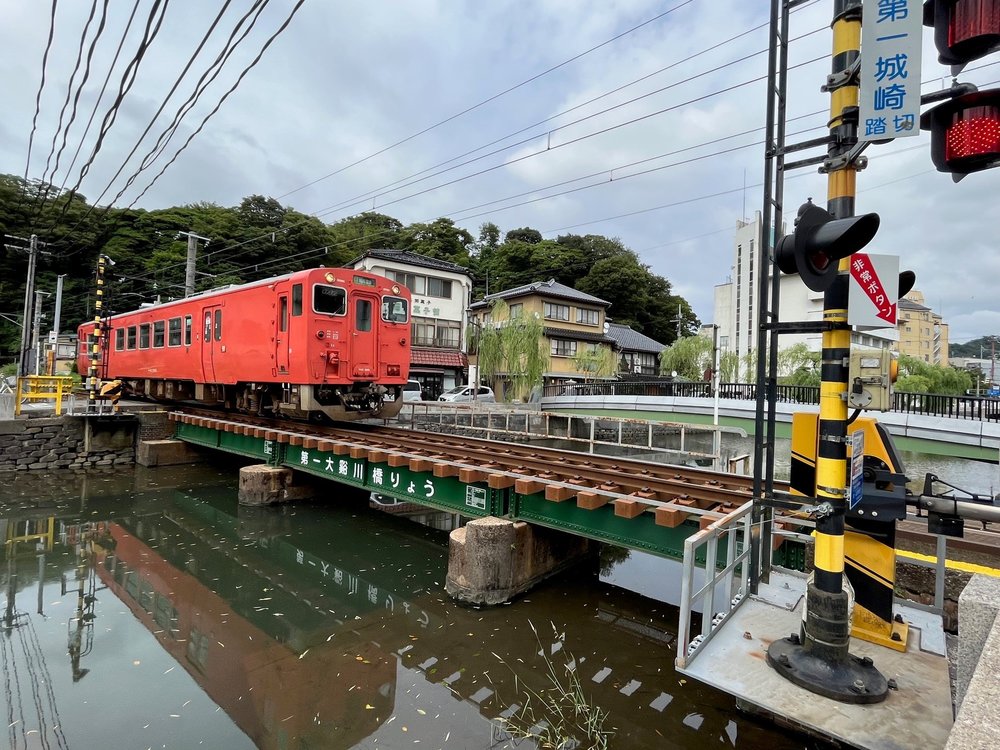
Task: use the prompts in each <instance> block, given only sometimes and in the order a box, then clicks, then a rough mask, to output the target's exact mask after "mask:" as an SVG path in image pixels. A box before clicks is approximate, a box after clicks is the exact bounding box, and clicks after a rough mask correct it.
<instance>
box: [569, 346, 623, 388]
mask: <svg viewBox="0 0 1000 750" xmlns="http://www.w3.org/2000/svg"><path fill="white" fill-rule="evenodd" d="M573 366H574V367H575V368H576V369H577V371H578V372H582V373H584V379H585V380H587V381H590V380H596V379H598V378H609V377H611V376H612V375H614V374H615V373H616V372H617V371H618V357H617V356H616V355H615V352H614V350H613V349H612V348H611V347H610V346H597V347H595V348H593V349H590V348H584V349H582V350H580V351H578V352H577V353H576V354H574V355H573Z"/></svg>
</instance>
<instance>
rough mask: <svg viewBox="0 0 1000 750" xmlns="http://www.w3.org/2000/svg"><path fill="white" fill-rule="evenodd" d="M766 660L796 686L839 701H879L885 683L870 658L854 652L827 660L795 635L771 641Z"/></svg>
mask: <svg viewBox="0 0 1000 750" xmlns="http://www.w3.org/2000/svg"><path fill="white" fill-rule="evenodd" d="M767 663H768V664H770V665H771V666H772V667H773V668H774V669H775V670H776V671H777V672H778V674H780V675H781V676H782V677H784V678H785V679H786V680H791V681H792V682H794V683H795V684H796V685H798V686H799V687H804V688H805V689H806V690H808V691H810V692H812V693H816V694H817V695H822V696H825V697H827V698H832V699H833V700H835V701H840V702H841V703H879V702H881V701H884V700H885V697H886V694H887V693H888V692H889V686H888V684H887V683H886V679H885V677H883V676H882V673H881V672H879V671H878V670H877V669H876V668H875V666H874V665H873V663H872V660H871V659H870V658H867V657H865V658H863V659H859V658H857V657H854V656H850V655H848V657H847V658H846V659H844V660H842V661H836V662H829V661H825V660H823V659H819V658H817V657H816V656H815V655H814V654H812V653H810V652H809V651H807V650H806V649H805V647H803V646H802V645H801V644H800V643H799V642H798V637H797V636H796V637H795V640H794V641H793V640H792V639H791V638H782V639H781V640H778V641H774V642H773V643H772V644H771V646H770V648H768V649H767Z"/></svg>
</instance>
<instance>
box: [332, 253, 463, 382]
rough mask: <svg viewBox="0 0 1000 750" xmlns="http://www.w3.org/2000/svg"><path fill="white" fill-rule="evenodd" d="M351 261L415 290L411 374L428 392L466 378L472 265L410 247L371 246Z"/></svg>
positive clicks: (355, 266)
mask: <svg viewBox="0 0 1000 750" xmlns="http://www.w3.org/2000/svg"><path fill="white" fill-rule="evenodd" d="M348 265H349V266H350V267H351V268H358V269H364V270H366V271H371V272H373V273H377V274H381V275H382V276H385V277H386V278H389V279H393V280H395V281H398V282H399V283H400V284H403V285H404V286H405V287H406V288H407V289H409V290H410V292H411V294H412V295H413V309H412V310H411V316H410V317H411V320H412V323H413V327H412V337H413V354H412V356H411V359H410V377H411V378H412V379H413V380H417V381H419V382H420V386H421V390H422V392H423V395H424V398H426V399H430V400H434V399H437V397H438V396H439V395H441V394H442V393H443V392H444V391H446V390H448V389H449V388H453V387H454V386H456V385H462V384H464V383H465V382H466V373H467V372H468V366H469V361H468V357H467V356H466V353H465V329H466V327H467V325H468V319H467V309H468V305H469V302H470V300H471V299H472V280H471V277H470V276H469V269H467V268H465V267H464V266H459V265H456V264H455V263H449V262H448V261H443V260H437V259H436V258H429V257H427V256H426V255H419V254H417V253H411V252H408V251H406V250H370V251H368V252H367V253H365V254H364V255H362V256H361V257H360V258H356V259H355V260H353V261H351V262H350V263H349V264H348Z"/></svg>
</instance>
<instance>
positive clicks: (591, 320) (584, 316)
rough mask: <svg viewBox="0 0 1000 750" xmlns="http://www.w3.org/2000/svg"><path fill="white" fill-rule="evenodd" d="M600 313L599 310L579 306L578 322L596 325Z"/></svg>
mask: <svg viewBox="0 0 1000 750" xmlns="http://www.w3.org/2000/svg"><path fill="white" fill-rule="evenodd" d="M600 315H601V314H600V313H599V312H598V311H597V310H587V309H586V308H583V307H578V308H577V309H576V322H577V323H582V324H583V325H585V326H596V325H597V323H598V321H599V318H600Z"/></svg>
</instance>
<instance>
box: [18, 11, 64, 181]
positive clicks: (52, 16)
mask: <svg viewBox="0 0 1000 750" xmlns="http://www.w3.org/2000/svg"><path fill="white" fill-rule="evenodd" d="M57 4H58V0H52V8H51V10H50V11H49V38H48V41H46V43H45V52H44V53H42V77H41V80H40V81H39V83H38V93H37V94H35V114H34V116H33V117H32V118H31V133H30V134H29V135H28V158H27V159H26V160H25V162H24V182H25V184H26V185H27V182H28V170H29V169H30V167H31V149H32V145H33V144H34V141H35V131H37V130H38V115H39V113H40V112H41V108H42V91H43V90H44V89H45V71H46V69H47V68H48V62H49V52H50V51H51V49H52V38H53V37H54V36H55V31H56V5H57Z"/></svg>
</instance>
